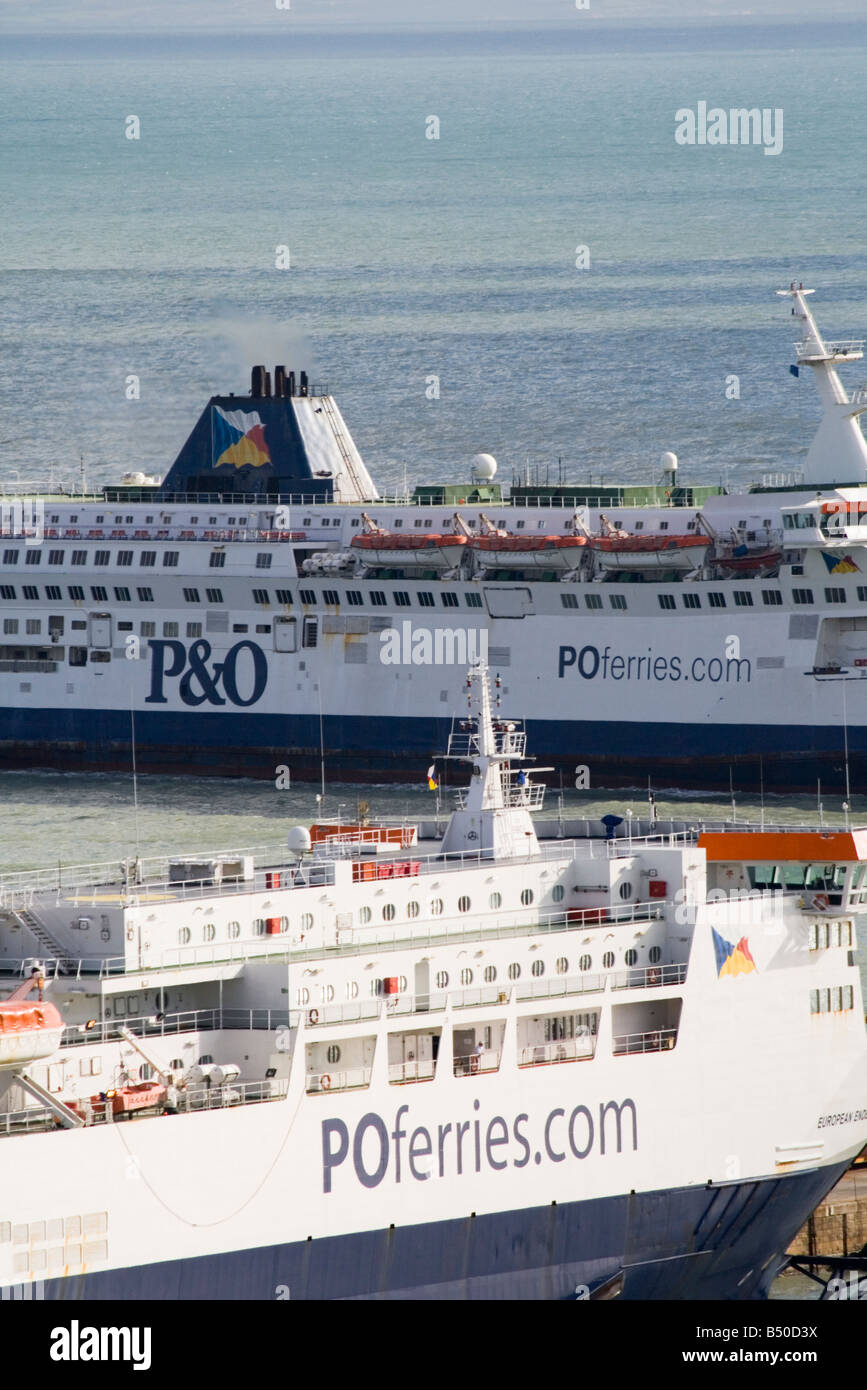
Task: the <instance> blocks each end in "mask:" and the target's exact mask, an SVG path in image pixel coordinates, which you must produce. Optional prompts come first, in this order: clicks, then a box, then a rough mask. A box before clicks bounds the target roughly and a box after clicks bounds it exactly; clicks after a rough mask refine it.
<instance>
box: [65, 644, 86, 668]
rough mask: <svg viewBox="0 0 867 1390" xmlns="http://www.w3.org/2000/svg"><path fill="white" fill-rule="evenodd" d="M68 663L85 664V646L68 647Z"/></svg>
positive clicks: (71, 664) (73, 664) (72, 664)
mask: <svg viewBox="0 0 867 1390" xmlns="http://www.w3.org/2000/svg"><path fill="white" fill-rule="evenodd" d="M69 664H70V666H86V665H87V647H70V648H69Z"/></svg>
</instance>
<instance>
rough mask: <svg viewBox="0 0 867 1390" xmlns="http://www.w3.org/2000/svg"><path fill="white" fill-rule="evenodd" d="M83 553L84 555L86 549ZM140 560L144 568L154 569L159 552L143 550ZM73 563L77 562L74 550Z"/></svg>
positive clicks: (140, 564)
mask: <svg viewBox="0 0 867 1390" xmlns="http://www.w3.org/2000/svg"><path fill="white" fill-rule="evenodd" d="M81 553H82V555H83V554H84V551H82V552H81ZM138 562H139V566H140V568H142V569H153V567H154V565H155V564H156V562H157V552H156V551H155V550H143V551H142V552H141V554H140V555H139V560H138ZM72 563H73V564H75V551H73V552H72ZM82 563H83V562H82Z"/></svg>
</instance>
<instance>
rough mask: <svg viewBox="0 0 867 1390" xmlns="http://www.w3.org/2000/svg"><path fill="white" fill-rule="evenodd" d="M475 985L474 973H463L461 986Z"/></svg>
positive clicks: (467, 971) (467, 970) (469, 971)
mask: <svg viewBox="0 0 867 1390" xmlns="http://www.w3.org/2000/svg"><path fill="white" fill-rule="evenodd" d="M472 983H473V972H472V970H470V969H466V970H462V971H461V984H462V985H471V984H472Z"/></svg>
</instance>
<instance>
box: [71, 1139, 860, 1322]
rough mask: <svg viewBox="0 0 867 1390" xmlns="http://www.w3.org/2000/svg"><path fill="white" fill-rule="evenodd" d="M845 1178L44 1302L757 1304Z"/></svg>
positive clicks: (290, 1251) (109, 1277) (345, 1249)
mask: <svg viewBox="0 0 867 1390" xmlns="http://www.w3.org/2000/svg"><path fill="white" fill-rule="evenodd" d="M847 1166H848V1165H846V1164H842V1165H839V1166H836V1167H833V1168H831V1167H829V1168H822V1169H818V1170H813V1171H811V1172H808V1173H800V1174H790V1175H787V1176H785V1177H780V1178H769V1179H765V1180H764V1181H759V1182H744V1183H737V1184H732V1185H730V1186H725V1187H706V1186H705V1187H694V1188H692V1187H690V1188H679V1189H673V1190H670V1191H659V1192H650V1193H638V1194H630V1195H628V1196H627V1195H623V1196H617V1197H606V1198H600V1199H596V1200H593V1201H588V1202H568V1203H561V1204H559V1205H554V1204H552V1205H548V1206H543V1207H533V1208H528V1209H526V1210H522V1211H508V1212H499V1213H495V1214H493V1215H479V1216H477V1217H470V1216H467V1217H465V1218H461V1219H459V1220H453V1221H439V1222H431V1223H428V1224H424V1225H418V1226H406V1227H400V1228H397V1229H392V1230H379V1231H369V1232H361V1233H358V1234H355V1235H347V1236H336V1237H326V1238H323V1239H314V1240H309V1241H302V1242H297V1243H294V1244H291V1245H271V1246H264V1247H262V1248H261V1249H255V1250H241V1251H236V1252H230V1253H227V1254H222V1255H207V1256H203V1257H200V1258H197V1259H189V1260H168V1261H166V1262H165V1263H160V1264H153V1265H138V1266H135V1267H133V1268H129V1269H122V1270H111V1271H106V1272H104V1273H92V1274H86V1275H81V1276H78V1277H73V1278H69V1279H64V1280H57V1279H55V1280H50V1281H49V1282H48V1284H47V1286H46V1298H54V1299H153V1298H157V1299H204V1298H208V1299H265V1300H272V1301H273V1300H274V1299H275V1298H277V1297H278V1292H277V1291H278V1289H281V1288H283V1289H288V1292H289V1297H290V1298H291V1299H292V1300H296V1299H341V1298H347V1299H353V1298H361V1299H382V1298H414V1299H419V1298H439V1299H442V1298H447V1299H454V1298H485V1299H488V1298H510V1299H564V1298H570V1297H574V1294H575V1289H576V1286H578V1285H581V1284H584V1285H587V1286H588V1288H589V1289H590V1290H591V1293H592V1292H593V1291H594V1290H599V1289H602V1288H603V1287H604V1286H605V1285H606V1284H608V1283H609V1281H611V1280H613V1279H616V1278H617V1277H618V1276H621V1275H622V1279H623V1283H622V1292H621V1297H623V1298H627V1299H746V1298H763V1297H766V1296H767V1292H768V1289H769V1287H770V1285H771V1283H772V1282H773V1280H774V1278H775V1277H776V1274H777V1272H778V1271H779V1269H780V1268H781V1266H782V1264H784V1262H785V1257H784V1252H785V1250H786V1248H787V1246H788V1245H789V1243H790V1242H791V1240H792V1239H793V1237H794V1236H795V1234H796V1233H797V1231H798V1230H799V1229H800V1227H801V1226H802V1225H803V1223H804V1221H805V1220H806V1219H807V1217H808V1215H809V1214H810V1212H811V1211H812V1210H813V1209H814V1208H815V1207H816V1205H817V1204H818V1203H819V1202H820V1201H821V1199H822V1197H823V1196H825V1194H826V1193H827V1192H828V1191H829V1190H830V1189H831V1187H832V1186H833V1185H834V1183H835V1182H836V1181H837V1180H838V1178H839V1177H840V1176H841V1174H842V1173H843V1172H844V1171H845V1168H846V1167H847ZM285 1296H286V1295H285V1294H284V1295H283V1297H285Z"/></svg>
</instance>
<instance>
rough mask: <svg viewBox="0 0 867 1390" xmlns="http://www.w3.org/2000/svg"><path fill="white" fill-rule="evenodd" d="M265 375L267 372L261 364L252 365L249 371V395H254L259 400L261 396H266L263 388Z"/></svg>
mask: <svg viewBox="0 0 867 1390" xmlns="http://www.w3.org/2000/svg"><path fill="white" fill-rule="evenodd" d="M267 376H268V373H267V372H266V371H265V368H264V367H263V366H257V367H254V368H253V370H252V372H251V373H250V395H251V396H254V397H255V398H256V399H257V400H261V399H262V397H263V396H267V394H268V392H267V391H266V389H265V381H266V378H267Z"/></svg>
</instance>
